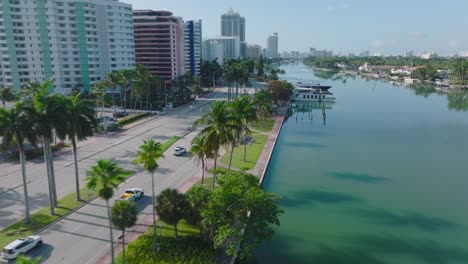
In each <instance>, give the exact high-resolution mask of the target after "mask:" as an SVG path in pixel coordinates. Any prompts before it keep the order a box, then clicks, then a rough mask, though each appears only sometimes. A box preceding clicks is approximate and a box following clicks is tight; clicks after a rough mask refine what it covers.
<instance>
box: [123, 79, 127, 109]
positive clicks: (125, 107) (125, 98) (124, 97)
mask: <svg viewBox="0 0 468 264" xmlns="http://www.w3.org/2000/svg"><path fill="white" fill-rule="evenodd" d="M122 89H123V92H124V96H123V99H124V103H123V105H124V113H127V84H125V86H124V87H122Z"/></svg>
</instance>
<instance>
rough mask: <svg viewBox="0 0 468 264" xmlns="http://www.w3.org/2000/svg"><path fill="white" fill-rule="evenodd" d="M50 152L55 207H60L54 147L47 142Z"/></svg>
mask: <svg viewBox="0 0 468 264" xmlns="http://www.w3.org/2000/svg"><path fill="white" fill-rule="evenodd" d="M47 145H48V150H49V163H50V178H51V180H52V191H53V192H54V202H55V206H57V205H58V197H57V186H56V185H55V171H54V156H53V155H52V146H51V143H50V141H49V140H48V141H47Z"/></svg>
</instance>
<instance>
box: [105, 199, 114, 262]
mask: <svg viewBox="0 0 468 264" xmlns="http://www.w3.org/2000/svg"><path fill="white" fill-rule="evenodd" d="M106 206H107V218H108V219H109V234H110V248H111V258H112V264H114V234H112V214H111V208H110V206H109V200H106Z"/></svg>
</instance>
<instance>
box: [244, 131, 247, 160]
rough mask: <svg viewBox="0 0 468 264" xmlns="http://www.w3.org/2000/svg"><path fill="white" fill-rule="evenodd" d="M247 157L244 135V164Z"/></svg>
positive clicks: (245, 136)
mask: <svg viewBox="0 0 468 264" xmlns="http://www.w3.org/2000/svg"><path fill="white" fill-rule="evenodd" d="M246 157H247V135H244V162H246V161H247V160H246Z"/></svg>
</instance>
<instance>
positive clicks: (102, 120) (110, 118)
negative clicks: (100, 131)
mask: <svg viewBox="0 0 468 264" xmlns="http://www.w3.org/2000/svg"><path fill="white" fill-rule="evenodd" d="M104 120H105V121H106V122H107V123H109V122H114V121H115V119H114V118H113V117H110V116H101V117H100V118H98V122H99V123H104Z"/></svg>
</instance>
